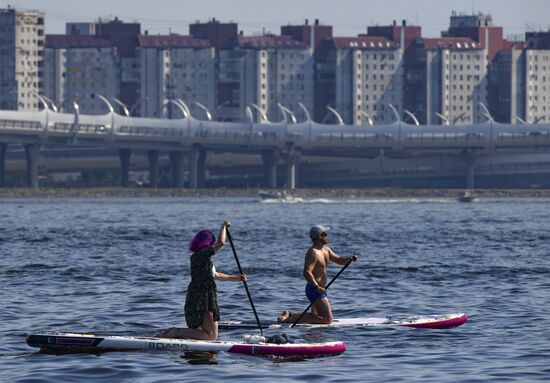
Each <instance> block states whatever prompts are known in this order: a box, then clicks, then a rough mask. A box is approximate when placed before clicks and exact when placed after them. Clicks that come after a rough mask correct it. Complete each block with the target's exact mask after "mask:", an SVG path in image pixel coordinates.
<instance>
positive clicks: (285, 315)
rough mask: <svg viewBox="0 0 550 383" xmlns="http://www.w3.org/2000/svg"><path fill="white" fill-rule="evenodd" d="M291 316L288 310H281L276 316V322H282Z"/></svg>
mask: <svg viewBox="0 0 550 383" xmlns="http://www.w3.org/2000/svg"><path fill="white" fill-rule="evenodd" d="M291 316H292V314H291V313H290V311H288V310H285V311H283V312H282V314H281V315H279V316H278V317H277V322H284V321H286V320H287V319H288V318H290V317H291Z"/></svg>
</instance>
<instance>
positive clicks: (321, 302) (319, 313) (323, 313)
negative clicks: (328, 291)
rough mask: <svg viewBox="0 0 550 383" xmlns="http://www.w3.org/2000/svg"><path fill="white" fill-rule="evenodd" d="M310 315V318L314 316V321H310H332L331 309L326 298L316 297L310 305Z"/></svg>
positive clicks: (321, 322) (323, 322) (325, 322)
mask: <svg viewBox="0 0 550 383" xmlns="http://www.w3.org/2000/svg"><path fill="white" fill-rule="evenodd" d="M311 316H312V318H316V321H315V322H313V321H312V322H311V323H320V324H331V323H332V320H333V317H332V309H331V307H330V302H329V301H328V298H323V299H317V300H316V301H315V303H313V306H311Z"/></svg>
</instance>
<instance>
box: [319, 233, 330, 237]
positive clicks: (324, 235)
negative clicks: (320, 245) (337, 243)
mask: <svg viewBox="0 0 550 383" xmlns="http://www.w3.org/2000/svg"><path fill="white" fill-rule="evenodd" d="M319 237H328V234H327V233H321V234H319Z"/></svg>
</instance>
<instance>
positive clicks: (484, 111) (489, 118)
mask: <svg viewBox="0 0 550 383" xmlns="http://www.w3.org/2000/svg"><path fill="white" fill-rule="evenodd" d="M479 106H481V108H482V109H483V115H484V116H485V117H487V119H488V120H489V121H495V120H494V119H493V116H491V113H489V109H487V107H486V106H485V104H484V103H482V102H481V101H480V102H479Z"/></svg>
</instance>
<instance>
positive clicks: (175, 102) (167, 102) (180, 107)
mask: <svg viewBox="0 0 550 383" xmlns="http://www.w3.org/2000/svg"><path fill="white" fill-rule="evenodd" d="M169 104H174V105H176V106H177V107H178V109H179V110H180V111H181V113H182V114H183V118H187V117H188V116H189V115H188V114H187V111H186V110H185V108H184V107H183V106H182V105H181V104H180V103H179V102H177V101H176V100H172V99H170V100H168V101H166V102H165V103H164V104H163V105H162V112H163V113H164V110H165V109H166V107H167V106H168V105H169Z"/></svg>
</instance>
